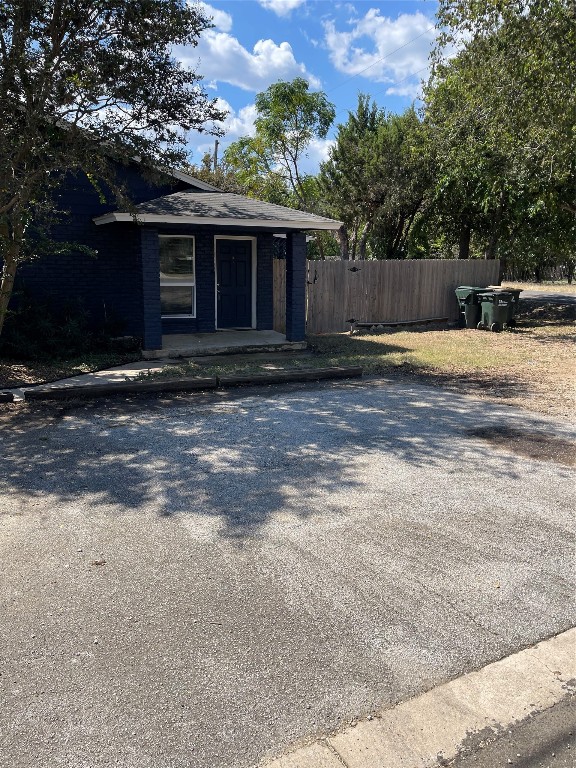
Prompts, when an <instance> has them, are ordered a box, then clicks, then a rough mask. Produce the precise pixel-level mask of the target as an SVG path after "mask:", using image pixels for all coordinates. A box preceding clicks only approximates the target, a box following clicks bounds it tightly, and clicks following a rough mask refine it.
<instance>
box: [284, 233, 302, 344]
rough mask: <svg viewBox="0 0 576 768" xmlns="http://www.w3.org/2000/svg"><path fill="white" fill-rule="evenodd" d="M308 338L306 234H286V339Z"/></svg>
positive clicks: (300, 339)
mask: <svg viewBox="0 0 576 768" xmlns="http://www.w3.org/2000/svg"><path fill="white" fill-rule="evenodd" d="M305 338H306V235H305V233H304V232H290V233H289V234H288V235H287V236H286V340H287V341H304V340H305Z"/></svg>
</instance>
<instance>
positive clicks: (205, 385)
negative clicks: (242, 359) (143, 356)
mask: <svg viewBox="0 0 576 768" xmlns="http://www.w3.org/2000/svg"><path fill="white" fill-rule="evenodd" d="M217 386H218V380H217V379H216V378H208V377H207V378H193V379H192V378H188V379H186V378H178V379H155V380H154V381H126V382H124V381H119V382H113V383H110V384H87V385H86V386H75V387H51V388H47V389H31V390H30V391H29V392H26V393H25V395H24V399H25V400H68V399H70V398H77V397H82V398H89V397H107V396H108V395H123V394H129V395H130V394H135V393H137V392H190V391H193V390H197V389H216V387H217Z"/></svg>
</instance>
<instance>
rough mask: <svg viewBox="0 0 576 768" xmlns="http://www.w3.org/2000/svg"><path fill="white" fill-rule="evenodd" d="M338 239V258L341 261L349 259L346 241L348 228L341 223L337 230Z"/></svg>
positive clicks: (348, 246) (348, 248)
mask: <svg viewBox="0 0 576 768" xmlns="http://www.w3.org/2000/svg"><path fill="white" fill-rule="evenodd" d="M338 241H339V243H340V258H341V259H342V261H349V260H350V243H349V241H348V229H347V227H346V224H343V225H342V226H341V227H340V229H339V230H338Z"/></svg>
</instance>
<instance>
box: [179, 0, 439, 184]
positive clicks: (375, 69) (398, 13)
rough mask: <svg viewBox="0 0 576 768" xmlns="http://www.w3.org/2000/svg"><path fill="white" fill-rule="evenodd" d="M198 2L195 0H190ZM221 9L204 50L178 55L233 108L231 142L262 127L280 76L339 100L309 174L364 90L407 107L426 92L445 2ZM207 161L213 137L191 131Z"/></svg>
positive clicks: (243, 4) (195, 151)
mask: <svg viewBox="0 0 576 768" xmlns="http://www.w3.org/2000/svg"><path fill="white" fill-rule="evenodd" d="M190 2H191V3H194V0H190ZM198 4H199V5H202V6H203V7H204V9H205V11H206V12H207V14H208V15H209V16H211V17H213V23H214V25H215V26H214V29H211V30H208V31H207V32H204V34H203V35H202V38H201V40H200V43H199V45H198V47H197V48H189V49H183V48H180V49H178V50H177V51H176V55H177V56H178V57H179V58H181V59H182V60H183V61H185V62H186V64H188V65H189V66H192V67H194V68H196V70H197V71H198V73H199V74H202V75H203V76H204V85H205V87H206V89H207V91H208V93H209V94H210V95H212V96H214V97H217V98H218V99H219V100H220V102H221V105H222V106H223V107H224V108H226V109H228V110H229V112H230V114H229V116H228V118H227V119H226V121H225V123H224V128H225V130H226V136H225V137H224V138H223V139H221V140H220V143H221V147H222V148H224V147H225V146H226V145H227V144H228V143H230V142H231V141H234V140H236V139H237V138H238V137H239V136H245V135H249V134H250V133H251V132H252V131H253V121H254V117H255V111H254V98H255V95H256V93H258V92H259V91H262V90H265V89H266V88H267V87H268V86H269V85H270V84H271V83H274V82H276V81H278V80H292V79H293V78H294V77H304V78H306V79H307V80H308V81H309V82H310V86H311V88H314V89H322V90H323V91H325V93H326V94H327V96H328V98H329V99H330V101H332V102H333V103H334V104H335V106H336V111H337V115H336V121H335V124H334V127H333V128H332V130H331V132H330V134H329V136H328V138H327V140H325V141H319V142H317V143H315V144H314V145H313V146H311V148H310V152H309V158H308V160H307V162H306V168H305V170H307V171H308V172H315V171H316V170H317V168H318V163H319V162H320V160H322V159H324V158H325V157H326V156H327V152H328V148H329V146H330V142H331V141H332V140H333V138H334V135H335V127H336V124H337V123H338V122H345V121H346V118H347V114H348V110H354V109H355V107H356V103H357V94H358V92H359V91H361V92H362V93H367V94H369V95H371V96H372V97H373V98H374V100H375V101H376V102H377V103H378V105H379V106H381V107H383V108H385V109H386V110H389V111H392V112H401V111H403V110H404V109H405V108H406V107H408V106H409V105H410V104H411V103H412V101H413V100H414V99H415V98H417V96H418V93H419V90H420V83H421V81H422V79H425V78H426V76H427V72H428V69H427V68H428V55H429V53H430V50H431V47H432V46H433V43H434V36H435V33H434V16H435V11H436V8H437V3H436V0H419V1H416V2H415V1H414V0H384V1H382V0H380V1H376V0H356V1H355V2H334V1H333V0H212V2H211V3H207V2H206V3H198ZM189 146H190V150H191V152H192V155H191V160H192V162H194V163H199V162H200V160H201V159H202V155H203V154H204V152H206V151H208V150H212V148H213V139H212V138H210V137H206V136H202V135H191V136H190V138H189Z"/></svg>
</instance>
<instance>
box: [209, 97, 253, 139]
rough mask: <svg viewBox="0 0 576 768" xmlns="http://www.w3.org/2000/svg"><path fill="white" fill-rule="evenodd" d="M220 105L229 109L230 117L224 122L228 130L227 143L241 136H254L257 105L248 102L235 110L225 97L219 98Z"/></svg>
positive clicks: (223, 124) (225, 128)
mask: <svg viewBox="0 0 576 768" xmlns="http://www.w3.org/2000/svg"><path fill="white" fill-rule="evenodd" d="M218 106H219V107H220V108H221V109H227V110H228V117H227V118H226V120H224V122H223V123H222V127H223V128H224V130H225V131H226V135H225V137H224V138H225V141H226V143H228V142H231V141H235V140H236V139H238V138H240V137H241V136H254V132H255V130H256V129H255V128H254V120H256V105H255V104H247V105H246V106H245V107H242V108H241V109H239V110H238V112H235V111H234V110H233V109H232V107H231V106H230V104H228V103H227V102H226V101H224V99H218Z"/></svg>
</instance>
